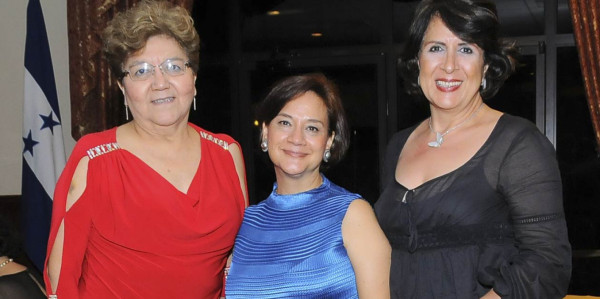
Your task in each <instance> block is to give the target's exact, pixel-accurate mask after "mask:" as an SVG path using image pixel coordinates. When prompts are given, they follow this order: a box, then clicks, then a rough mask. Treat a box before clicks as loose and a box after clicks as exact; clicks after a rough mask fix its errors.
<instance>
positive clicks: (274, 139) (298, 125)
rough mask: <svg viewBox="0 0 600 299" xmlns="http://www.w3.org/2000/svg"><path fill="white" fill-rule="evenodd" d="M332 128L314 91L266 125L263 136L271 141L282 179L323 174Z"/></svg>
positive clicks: (293, 102) (300, 98) (320, 100)
mask: <svg viewBox="0 0 600 299" xmlns="http://www.w3.org/2000/svg"><path fill="white" fill-rule="evenodd" d="M328 128H329V121H328V119H327V107H325V104H324V103H323V100H322V99H321V98H319V96H317V94H315V93H314V92H312V91H308V92H306V93H305V94H303V95H300V96H298V97H297V98H295V99H293V100H291V101H289V102H288V103H287V104H286V105H285V106H283V108H282V109H281V111H279V113H278V114H277V115H276V116H275V118H273V119H272V120H271V122H270V123H269V125H266V124H263V131H262V132H263V139H266V140H267V142H268V145H269V149H268V153H269V157H270V158H271V161H272V162H273V164H274V166H275V173H276V175H277V178H278V181H279V179H280V178H281V177H282V176H287V177H293V178H312V176H318V175H319V166H320V165H321V161H322V160H323V153H324V152H325V149H328V148H330V147H331V143H332V142H333V134H332V135H331V136H329V134H328V131H329V130H328Z"/></svg>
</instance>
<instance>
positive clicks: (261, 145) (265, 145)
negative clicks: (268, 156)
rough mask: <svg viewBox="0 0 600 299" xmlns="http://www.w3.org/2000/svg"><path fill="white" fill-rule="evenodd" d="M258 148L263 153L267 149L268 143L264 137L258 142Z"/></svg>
mask: <svg viewBox="0 0 600 299" xmlns="http://www.w3.org/2000/svg"><path fill="white" fill-rule="evenodd" d="M260 149H261V150H262V151H263V152H265V153H266V152H267V151H268V150H269V144H268V143H267V140H266V139H263V141H262V142H261V143H260Z"/></svg>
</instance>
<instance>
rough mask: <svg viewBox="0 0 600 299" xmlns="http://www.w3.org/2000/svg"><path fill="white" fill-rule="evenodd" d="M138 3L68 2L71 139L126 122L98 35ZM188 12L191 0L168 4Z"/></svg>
mask: <svg viewBox="0 0 600 299" xmlns="http://www.w3.org/2000/svg"><path fill="white" fill-rule="evenodd" d="M139 1H140V0H83V1H82V0H67V17H68V20H67V22H68V32H69V73H70V78H69V81H70V91H71V123H72V125H71V135H72V136H73V138H75V140H79V138H80V137H81V136H83V135H85V134H88V133H92V132H98V131H102V130H106V129H109V128H112V127H114V126H117V125H119V124H122V123H123V122H124V121H125V108H124V106H123V95H122V94H121V92H120V91H119V89H118V86H117V81H116V79H115V78H114V77H112V75H111V74H110V71H109V68H108V64H107V63H106V61H105V60H104V59H103V58H102V53H101V46H102V41H101V39H100V34H101V32H102V30H103V29H104V27H105V26H106V24H107V22H108V21H109V20H110V19H111V18H112V17H113V16H114V15H115V14H116V13H117V12H120V11H123V10H126V9H127V8H129V7H131V6H133V5H134V4H135V3H137V2H139ZM170 2H173V3H176V4H178V5H180V6H182V7H184V8H186V9H187V10H188V11H191V9H192V5H193V0H170Z"/></svg>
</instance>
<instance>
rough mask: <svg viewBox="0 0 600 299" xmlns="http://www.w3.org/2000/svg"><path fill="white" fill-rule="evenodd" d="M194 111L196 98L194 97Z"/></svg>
mask: <svg viewBox="0 0 600 299" xmlns="http://www.w3.org/2000/svg"><path fill="white" fill-rule="evenodd" d="M194 111H196V97H194Z"/></svg>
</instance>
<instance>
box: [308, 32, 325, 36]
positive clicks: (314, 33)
mask: <svg viewBox="0 0 600 299" xmlns="http://www.w3.org/2000/svg"><path fill="white" fill-rule="evenodd" d="M310 35H311V36H312V37H321V36H323V33H321V32H313V33H311V34H310Z"/></svg>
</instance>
